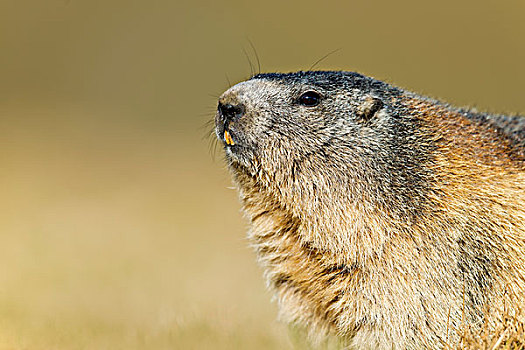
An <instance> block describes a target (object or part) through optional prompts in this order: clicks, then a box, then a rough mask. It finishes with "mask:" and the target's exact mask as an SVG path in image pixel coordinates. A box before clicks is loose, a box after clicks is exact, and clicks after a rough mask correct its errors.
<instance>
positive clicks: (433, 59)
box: [0, 0, 525, 349]
mask: <svg viewBox="0 0 525 350" xmlns="http://www.w3.org/2000/svg"><path fill="white" fill-rule="evenodd" d="M524 10H525V3H523V2H522V1H505V2H496V1H485V2H479V1H472V0H469V1H463V2H460V3H458V2H454V1H452V0H445V1H442V2H439V3H433V4H432V6H427V5H426V4H424V3H422V2H418V1H415V0H410V1H409V0H405V1H401V2H389V1H377V2H366V1H351V2H346V3H344V4H343V3H340V2H336V1H328V2H326V3H323V5H322V6H320V5H319V4H318V3H316V2H313V1H302V2H279V1H274V0H269V1H266V2H264V3H251V4H249V3H246V2H242V1H226V2H212V1H200V2H190V1H175V2H174V1H168V0H159V1H155V2H142V1H136V0H132V1H123V0H109V1H99V0H92V1H85V0H42V1H30V0H25V1H17V0H1V1H0V50H1V52H2V54H1V55H0V77H1V79H0V160H1V168H0V194H1V196H2V199H3V200H2V201H1V203H0V349H144V348H147V349H163V348H170V349H172V348H181V349H209V348H213V349H232V348H239V349H291V348H301V349H303V348H308V345H307V342H306V340H305V339H304V337H303V336H302V333H300V332H299V333H298V332H296V331H289V330H288V328H287V327H286V326H285V325H282V324H280V323H278V322H277V321H276V315H277V310H276V307H275V305H274V304H272V303H271V302H270V300H271V295H270V294H269V293H267V292H266V291H265V288H264V282H263V278H262V271H260V269H259V268H258V267H257V266H256V263H255V256H254V254H253V253H252V251H251V250H250V248H249V247H248V244H247V242H246V241H245V239H244V236H245V223H244V222H243V221H242V218H241V214H240V206H239V204H238V201H237V194H236V193H235V191H233V190H231V189H230V188H229V187H230V186H231V184H230V179H229V174H228V173H227V171H226V170H225V166H224V164H223V162H222V155H221V154H220V152H217V153H216V154H215V155H214V153H213V152H212V151H210V144H209V141H208V140H206V139H204V138H203V136H204V135H205V134H206V133H207V131H206V129H205V128H204V129H203V128H202V126H203V125H204V124H205V122H206V121H209V120H210V119H211V118H212V117H213V114H214V109H215V103H216V102H215V101H216V97H215V96H216V95H219V94H220V93H221V92H222V91H223V90H224V89H225V88H227V86H228V80H230V81H231V82H236V81H239V80H241V79H244V78H246V77H247V76H248V75H249V74H250V69H249V66H248V63H247V62H246V58H245V57H244V54H243V50H242V49H243V47H244V48H246V49H249V47H250V45H249V44H248V39H249V40H251V41H252V42H253V43H254V45H255V47H256V49H257V51H258V54H259V56H260V59H261V62H262V68H263V70H265V71H274V70H280V71H288V70H297V69H306V68H308V67H310V66H311V65H312V64H313V63H314V62H315V61H316V60H317V59H318V58H320V57H322V56H323V55H325V54H326V53H328V52H330V51H332V50H334V49H336V48H341V51H339V52H338V53H336V54H334V55H332V56H330V57H329V58H327V59H326V60H325V61H323V62H322V63H321V64H320V65H319V66H318V67H319V68H323V69H347V70H357V71H360V72H363V73H366V74H369V75H373V76H375V77H377V78H380V79H385V80H388V81H390V82H393V83H396V84H398V85H401V86H404V87H406V88H409V89H412V90H416V91H419V92H425V93H428V94H430V95H433V96H437V97H442V98H444V99H446V100H448V101H450V102H453V103H455V104H458V105H465V104H474V105H477V106H479V107H480V108H481V109H489V110H493V111H499V112H521V113H523V112H524V111H525V99H524V98H523V84H524V81H525V70H524V69H523V62H524V61H525V44H524V42H523V40H521V38H523V36H524V34H525V22H524V21H522V14H523V12H524ZM249 55H251V59H252V60H254V61H255V57H254V55H252V54H251V53H250V54H249ZM212 148H213V147H212ZM325 345H326V346H324V347H326V348H337V345H335V344H325Z"/></svg>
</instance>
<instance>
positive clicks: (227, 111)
mask: <svg viewBox="0 0 525 350" xmlns="http://www.w3.org/2000/svg"><path fill="white" fill-rule="evenodd" d="M219 113H220V114H221V115H222V116H223V117H224V119H225V121H229V122H231V121H236V120H237V119H239V118H240V117H242V116H243V114H244V106H243V105H242V104H238V105H232V104H229V103H227V104H222V103H220V102H219Z"/></svg>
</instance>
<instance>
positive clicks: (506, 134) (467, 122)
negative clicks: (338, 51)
mask: <svg viewBox="0 0 525 350" xmlns="http://www.w3.org/2000/svg"><path fill="white" fill-rule="evenodd" d="M310 90H313V91H317V92H319V94H320V96H321V100H320V103H319V105H316V106H304V105H301V103H300V102H298V101H299V100H298V98H299V96H301V94H302V93H304V92H305V91H310ZM219 101H220V103H221V106H225V105H228V104H229V105H233V106H242V108H241V109H238V110H237V111H238V113H237V114H235V116H234V115H233V114H231V115H226V114H227V113H228V112H226V108H223V107H220V108H219V110H220V111H219V112H218V114H217V117H216V124H217V134H218V136H219V138H221V139H222V140H223V141H224V131H225V130H228V133H229V135H231V137H232V138H233V141H234V142H235V145H230V144H228V145H225V149H226V154H227V160H228V163H229V165H230V169H231V170H232V175H233V177H234V180H235V183H236V184H237V186H238V189H239V192H240V197H241V201H242V204H243V208H244V211H245V213H246V215H247V217H248V219H249V221H250V223H251V229H250V231H249V234H248V235H249V238H250V240H251V242H252V243H253V245H254V247H255V249H256V251H257V253H258V257H259V261H260V263H261V264H262V266H263V267H264V268H265V271H266V278H267V281H268V285H269V287H270V288H271V289H272V290H273V291H274V292H275V294H276V296H277V300H278V303H279V307H280V310H281V315H282V316H283V318H285V319H286V320H288V321H290V322H298V323H300V324H302V325H305V326H306V327H307V328H308V329H309V331H310V333H311V334H312V335H314V336H322V335H325V334H336V335H338V336H340V337H341V338H343V339H345V340H346V341H347V342H348V344H349V345H350V346H351V347H355V348H358V349H377V348H385V349H386V348H388V349H390V348H399V349H404V348H409V349H419V348H421V347H433V348H440V347H444V346H445V344H450V343H452V344H454V343H457V342H458V341H459V339H460V336H461V332H463V330H464V327H465V326H468V327H471V328H473V329H476V328H479V329H481V328H482V327H489V328H496V327H499V326H500V325H501V322H502V321H501V318H500V317H499V316H500V315H501V312H502V310H503V309H504V308H506V310H507V311H508V312H510V314H511V315H513V313H516V311H515V310H517V308H513V307H512V306H513V305H518V304H519V305H523V300H525V209H524V206H525V156H524V154H525V151H524V150H525V142H522V138H521V135H522V133H523V130H525V122H523V120H524V119H519V117H504V116H502V117H497V116H488V115H483V114H477V113H474V112H471V111H466V110H458V109H454V108H451V107H449V106H447V105H445V104H442V103H440V102H437V101H434V100H431V99H428V98H424V97H420V96H417V95H415V94H412V93H409V92H405V91H403V90H400V89H397V88H395V87H392V86H389V85H387V84H384V83H382V82H378V81H376V80H373V79H370V78H367V77H364V76H360V75H358V74H355V73H346V72H299V73H293V74H268V75H261V76H256V77H254V78H253V79H251V80H249V81H247V82H244V83H241V84H238V85H236V86H234V87H232V88H231V89H230V90H228V91H227V92H226V93H224V94H223V96H221V98H220V100H219ZM514 118H515V119H514ZM522 126H523V127H522ZM229 135H228V137H229ZM228 143H231V142H230V141H228ZM509 310H510V311H509ZM513 310H514V311H513Z"/></svg>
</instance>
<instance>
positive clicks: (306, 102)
mask: <svg viewBox="0 0 525 350" xmlns="http://www.w3.org/2000/svg"><path fill="white" fill-rule="evenodd" d="M320 101H321V96H320V95H319V94H318V93H317V92H315V91H306V92H305V93H304V94H302V95H301V97H299V103H300V104H302V105H303V106H307V107H313V106H317V105H318V104H319V102H320Z"/></svg>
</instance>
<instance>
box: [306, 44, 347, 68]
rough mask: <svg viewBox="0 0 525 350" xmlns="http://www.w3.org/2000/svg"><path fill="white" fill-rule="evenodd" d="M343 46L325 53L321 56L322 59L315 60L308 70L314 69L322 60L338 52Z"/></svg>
mask: <svg viewBox="0 0 525 350" xmlns="http://www.w3.org/2000/svg"><path fill="white" fill-rule="evenodd" d="M340 50H341V48H338V49H335V50H333V51H330V52H329V53H327V54H326V55H324V56H323V57H321V58H320V59H318V60H317V61H315V63H314V64H312V66H311V67H310V68H308V70H312V69H314V67H315V66H317V65H318V64H319V63H321V62H322V61H324V60H325V59H326V58H327V57H329V56H331V55H332V54H334V53H336V52H337V51H340Z"/></svg>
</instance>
